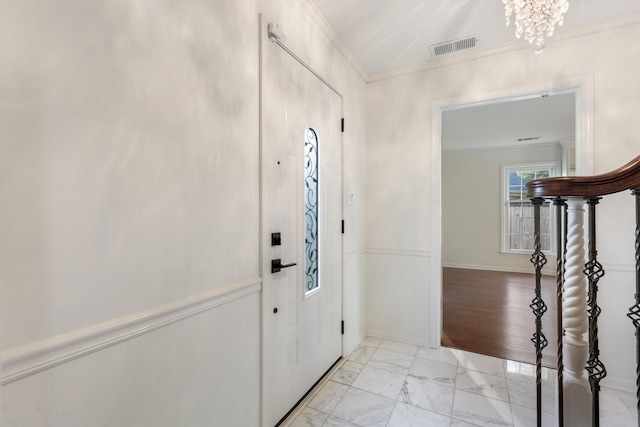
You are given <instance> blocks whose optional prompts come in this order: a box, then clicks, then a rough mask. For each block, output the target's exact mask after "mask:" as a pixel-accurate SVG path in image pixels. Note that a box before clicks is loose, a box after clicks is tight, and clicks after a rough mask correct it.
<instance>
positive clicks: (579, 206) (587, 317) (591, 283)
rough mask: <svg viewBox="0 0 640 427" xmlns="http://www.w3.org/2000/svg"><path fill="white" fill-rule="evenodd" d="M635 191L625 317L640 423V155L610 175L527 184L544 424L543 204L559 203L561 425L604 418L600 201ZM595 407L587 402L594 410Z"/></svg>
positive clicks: (538, 385) (572, 426)
mask: <svg viewBox="0 0 640 427" xmlns="http://www.w3.org/2000/svg"><path fill="white" fill-rule="evenodd" d="M629 190H631V194H632V196H633V197H634V198H635V216H636V228H635V273H636V274H635V278H636V292H635V295H634V298H635V304H634V305H633V306H632V307H631V308H630V309H629V313H628V314H627V316H628V317H629V318H630V319H631V320H632V322H633V325H634V326H635V336H636V402H637V404H636V407H637V417H638V427H640V156H638V157H636V158H635V159H634V160H632V161H631V162H629V163H627V164H626V165H624V166H622V167H620V168H618V169H616V170H614V171H612V172H609V173H606V174H602V175H595V176H586V177H585V176H579V177H555V178H544V179H538V180H533V181H530V182H528V183H527V197H529V198H530V199H531V201H532V205H533V211H534V245H535V246H534V253H533V255H532V256H531V262H532V264H533V266H534V270H535V296H534V298H533V301H532V303H531V308H532V310H533V314H534V316H535V332H534V334H533V338H532V342H533V343H534V346H535V351H536V414H537V426H538V427H541V426H542V351H543V349H544V348H545V347H546V346H547V344H548V342H547V339H546V338H545V336H544V332H543V330H542V317H543V315H544V313H545V312H546V311H547V306H546V304H545V302H544V301H543V299H542V293H541V278H542V268H543V266H544V265H545V264H546V263H547V260H546V257H545V255H544V253H543V252H542V249H541V244H540V208H541V206H542V204H543V203H545V202H547V201H552V202H553V204H554V206H555V208H556V215H555V216H556V223H557V227H556V231H557V233H556V244H557V248H558V252H557V257H556V286H557V292H556V300H557V311H556V317H557V325H558V326H557V333H558V342H557V344H558V354H557V359H558V360H557V369H558V374H557V405H556V409H557V412H558V413H557V425H558V426H560V427H563V426H564V425H567V426H568V427H575V426H580V427H582V426H588V425H592V426H594V427H598V426H599V425H600V381H601V380H602V379H603V378H604V377H605V376H606V375H607V371H606V368H605V365H604V363H603V362H602V361H601V360H600V348H599V341H598V318H599V316H600V312H601V309H600V307H599V306H598V281H599V280H600V278H602V276H604V274H605V271H604V268H603V267H602V265H601V264H600V262H599V261H598V252H597V246H596V206H597V205H598V203H599V201H600V200H601V199H602V198H603V197H604V196H607V195H610V194H614V193H619V192H623V191H629ZM585 204H586V206H587V210H588V226H587V233H588V235H587V236H588V257H585V250H584V248H585V245H584V242H585V240H584V236H585V227H584V213H585V209H584V207H585ZM589 408H590V409H589Z"/></svg>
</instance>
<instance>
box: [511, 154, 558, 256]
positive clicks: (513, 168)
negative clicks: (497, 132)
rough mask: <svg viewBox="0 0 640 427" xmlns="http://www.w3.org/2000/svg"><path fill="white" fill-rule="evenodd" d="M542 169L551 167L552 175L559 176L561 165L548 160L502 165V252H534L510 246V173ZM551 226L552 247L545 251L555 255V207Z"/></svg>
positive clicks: (528, 253) (526, 253) (527, 253)
mask: <svg viewBox="0 0 640 427" xmlns="http://www.w3.org/2000/svg"><path fill="white" fill-rule="evenodd" d="M536 169H537V170H540V169H549V170H550V173H549V175H550V176H551V177H554V176H558V175H559V174H560V172H561V170H562V169H561V165H560V162H559V161H548V162H536V163H521V164H510V165H503V166H502V181H501V184H502V187H501V189H502V191H501V193H502V210H501V222H502V247H501V252H502V253H507V254H525V255H529V256H531V254H532V253H533V249H510V248H509V220H510V217H509V207H510V203H509V202H510V200H509V173H510V172H513V171H518V170H536ZM550 214H551V226H550V233H551V239H550V242H549V243H550V248H549V250H544V252H545V253H546V254H548V255H551V256H555V253H556V247H555V246H556V239H554V236H555V230H556V221H555V216H554V215H553V209H552V211H551V213H550Z"/></svg>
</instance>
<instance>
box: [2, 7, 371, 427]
mask: <svg viewBox="0 0 640 427" xmlns="http://www.w3.org/2000/svg"><path fill="white" fill-rule="evenodd" d="M260 12H262V13H265V16H268V19H270V20H273V21H274V22H278V23H280V24H281V26H282V28H283V30H284V32H285V34H286V35H287V37H288V38H289V39H290V41H291V46H292V47H293V48H294V49H295V50H294V51H296V52H301V56H303V57H304V58H305V59H308V60H309V62H310V64H311V65H312V66H314V67H317V71H318V72H320V73H321V74H322V75H323V76H324V77H325V78H326V79H327V80H329V81H330V82H331V83H332V84H333V85H335V86H336V87H337V88H338V90H340V91H341V92H342V94H343V111H344V114H345V117H347V123H348V125H347V129H346V131H345V133H344V137H343V141H344V158H343V162H344V169H345V183H344V185H345V187H347V188H350V189H351V191H353V192H354V194H355V195H356V197H355V198H354V202H353V203H352V204H350V205H349V206H347V205H346V203H345V215H346V218H347V219H348V223H351V225H350V226H349V228H348V229H347V233H346V234H345V237H344V245H343V246H344V252H345V253H349V254H350V257H349V258H348V260H347V261H346V262H345V265H344V269H345V273H344V276H345V278H346V279H347V281H348V282H345V284H344V294H345V298H344V300H345V304H344V315H345V318H346V319H348V322H347V330H346V332H347V335H346V337H345V341H344V343H345V345H344V347H345V348H344V351H345V352H348V351H350V349H351V348H353V347H354V346H355V345H356V344H357V343H358V342H359V340H360V338H361V337H362V336H364V310H362V307H361V301H363V300H364V296H363V294H364V283H363V268H362V263H363V259H364V253H363V251H362V248H363V247H364V225H363V220H362V216H363V203H364V197H363V194H362V193H363V191H362V187H361V186H362V184H361V183H362V182H363V176H364V161H363V160H362V158H363V153H362V148H363V144H364V139H363V138H364V137H363V134H362V133H361V132H360V130H359V129H364V127H365V126H364V114H363V113H362V109H363V105H364V104H363V102H364V100H365V97H364V89H365V84H364V82H363V80H362V78H361V77H360V76H359V75H358V74H357V73H356V72H355V71H354V69H353V68H352V67H351V66H350V65H349V63H348V61H347V60H346V59H345V58H344V56H343V55H342V54H341V53H339V51H338V50H337V49H336V48H335V46H334V45H333V44H332V42H331V40H330V39H329V37H328V36H330V32H327V30H326V28H324V27H323V25H322V24H323V23H322V20H321V19H318V18H317V17H314V16H313V8H311V7H310V6H309V5H308V3H307V2H306V1H305V0H299V1H297V0H281V1H260V0H255V1H240V2H238V1H234V0H212V1H201V0H188V1H180V2H176V1H173V0H167V1H162V0H158V1H153V2H150V1H139V0H138V1H137V0H132V1H127V2H122V1H108V0H103V1H102V0H101V1H91V2H86V1H48V2H42V1H6V0H3V1H1V2H0V198H1V199H2V200H3V204H2V208H1V209H0V234H2V236H3V238H2V239H1V240H0V328H1V339H2V341H1V342H0V362H1V363H2V371H1V373H2V375H3V376H5V375H8V374H9V373H11V372H12V371H11V369H9V368H11V366H10V365H11V364H8V363H7V361H8V360H9V361H11V362H12V363H13V362H14V360H15V359H16V357H15V356H16V355H24V354H27V355H29V354H31V355H32V354H34V351H33V350H34V349H44V351H43V352H42V354H40V353H38V354H37V357H38V358H39V359H38V360H42V361H44V362H46V363H49V362H51V363H53V365H54V366H52V367H50V368H49V369H44V370H42V371H40V372H30V374H29V375H27V376H25V377H24V378H18V379H16V380H13V381H12V382H10V383H6V382H5V381H3V386H2V388H1V395H0V398H1V399H2V402H1V403H2V408H3V410H2V421H3V422H4V425H20V426H22V425H45V424H47V425H60V426H65V427H67V426H85V425H94V424H101V425H102V424H104V425H118V426H125V425H161V424H165V423H169V424H168V425H205V424H210V423H212V422H213V423H214V424H215V425H228V426H236V425H237V426H256V425H259V423H260V421H259V419H260V376H261V373H260V369H261V367H260V349H261V347H260V298H259V289H260V288H259V286H260V277H259V276H260V274H261V266H260V264H259V248H260V242H259V226H260V217H259V207H260V206H259V202H260V198H259V35H258V33H259V29H258V14H259V13H260ZM263 40H266V37H265V38H264V39H263ZM210 301H215V302H216V305H215V306H213V307H212V306H207V305H206V303H207V302H210ZM178 306H180V307H183V306H186V307H191V308H193V310H192V311H190V312H188V313H187V314H185V315H184V316H182V315H181V314H180V313H182V312H180V311H179V310H178V309H177V308H176V307H178ZM178 308H179V307H178ZM153 316H156V317H158V319H159V320H157V321H155V323H153V322H154V320H153ZM163 316H164V317H163ZM172 316H173V317H172ZM181 316H182V317H181ZM149 317H151V318H150V319H148V318H149ZM165 318H169V319H170V320H171V321H170V322H168V323H166V324H165V323H162V322H163V319H165ZM136 322H142V323H141V324H142V325H146V326H149V325H152V326H153V327H150V328H149V329H144V330H132V329H131V328H132V326H130V325H131V324H133V325H136V324H137V323H136ZM145 322H146V323H145ZM146 326H145V327H146ZM127 328H129V329H127ZM120 330H122V331H124V332H118V331H120ZM105 331H106V332H105ZM125 333H126V335H122V334H125ZM101 334H104V336H105V337H106V338H103V335H101ZM109 334H111V335H109ZM76 337H80V338H82V340H87V342H86V343H84V344H82V342H81V343H80V344H81V347H82V346H83V348H82V354H79V355H78V356H77V357H71V359H69V358H67V359H64V357H66V356H68V355H63V356H64V357H63V359H64V360H63V361H62V362H60V361H59V360H58V362H60V363H58V364H56V363H57V362H56V360H57V359H56V357H58V356H59V352H58V351H57V347H56V343H57V342H64V343H66V344H65V345H68V347H69V348H70V349H72V350H74V349H76V347H75V345H76V344H77V343H75V342H74V341H73V339H74V338H76ZM87 337H88V338H87ZM110 339H113V340H114V341H109V340H110ZM82 340H81V341H82ZM94 341H99V342H100V345H101V347H100V348H97V349H96V350H95V351H94V350H91V347H90V345H91V344H92V343H93V342H94ZM18 359H20V358H19V357H18ZM20 362H21V363H22V365H29V366H31V365H33V364H32V363H31V362H30V361H29V360H24V358H23V360H21V361H20ZM30 363H31V365H30ZM47 366H48V365H47ZM267 369H268V367H267ZM3 378H4V377H3Z"/></svg>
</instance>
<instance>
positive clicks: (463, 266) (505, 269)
mask: <svg viewBox="0 0 640 427" xmlns="http://www.w3.org/2000/svg"><path fill="white" fill-rule="evenodd" d="M442 266H443V267H445V268H460V269H465V270H483V271H501V272H505V273H524V274H533V273H534V271H533V266H532V267H531V268H515V267H498V266H495V265H494V266H491V265H472V264H451V263H442ZM543 274H544V273H543ZM550 275H553V274H550Z"/></svg>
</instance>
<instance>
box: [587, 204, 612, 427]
mask: <svg viewBox="0 0 640 427" xmlns="http://www.w3.org/2000/svg"><path fill="white" fill-rule="evenodd" d="M599 200H600V197H590V198H588V199H587V205H588V206H589V261H588V262H587V264H586V265H585V267H584V274H586V275H587V278H588V279H589V293H588V297H587V313H588V315H589V360H588V361H587V366H586V368H587V371H588V372H589V384H590V385H591V393H592V395H593V403H592V425H593V426H594V427H597V426H599V425H600V381H601V380H602V379H603V378H604V377H606V376H607V370H606V369H605V367H604V364H603V363H602V362H601V361H600V348H599V344H598V317H599V316H600V307H599V306H598V281H599V280H600V278H601V277H602V276H604V269H603V268H602V265H601V264H600V263H599V262H598V259H597V256H598V251H597V249H596V205H597V204H598V201H599Z"/></svg>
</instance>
